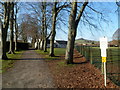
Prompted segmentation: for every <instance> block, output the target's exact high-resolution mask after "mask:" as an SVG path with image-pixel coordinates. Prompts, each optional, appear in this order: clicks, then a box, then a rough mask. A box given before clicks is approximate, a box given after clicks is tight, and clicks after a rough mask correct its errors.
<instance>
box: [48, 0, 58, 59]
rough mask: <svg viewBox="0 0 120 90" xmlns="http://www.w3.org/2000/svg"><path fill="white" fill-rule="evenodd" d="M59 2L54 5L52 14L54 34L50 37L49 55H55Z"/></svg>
mask: <svg viewBox="0 0 120 90" xmlns="http://www.w3.org/2000/svg"><path fill="white" fill-rule="evenodd" d="M56 5H57V2H55V4H54V7H53V16H52V30H51V32H52V34H51V38H50V53H49V56H51V57H53V56H55V55H54V40H55V35H56V31H55V26H56V17H57V8H56Z"/></svg>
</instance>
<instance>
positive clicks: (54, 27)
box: [49, 2, 69, 57]
mask: <svg viewBox="0 0 120 90" xmlns="http://www.w3.org/2000/svg"><path fill="white" fill-rule="evenodd" d="M58 4H59V3H58V2H54V5H53V9H52V29H51V33H52V34H51V38H50V53H49V56H51V57H53V56H55V55H54V40H55V35H56V30H55V29H56V18H57V15H58V13H59V12H60V11H61V10H62V9H63V8H66V7H68V6H69V4H67V3H64V4H63V5H61V6H59V5H58ZM57 5H58V7H57Z"/></svg>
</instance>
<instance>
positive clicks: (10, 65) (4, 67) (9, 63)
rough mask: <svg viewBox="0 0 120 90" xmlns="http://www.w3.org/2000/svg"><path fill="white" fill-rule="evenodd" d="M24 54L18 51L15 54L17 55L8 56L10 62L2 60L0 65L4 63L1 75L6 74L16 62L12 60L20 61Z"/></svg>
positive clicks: (0, 70)
mask: <svg viewBox="0 0 120 90" xmlns="http://www.w3.org/2000/svg"><path fill="white" fill-rule="evenodd" d="M22 53H23V51H17V52H15V54H7V57H8V58H9V60H0V63H2V67H0V73H1V72H5V71H6V70H7V69H8V68H10V67H12V66H13V63H14V62H15V61H16V60H12V59H19V58H20V57H21V55H22ZM1 68H2V69H1Z"/></svg>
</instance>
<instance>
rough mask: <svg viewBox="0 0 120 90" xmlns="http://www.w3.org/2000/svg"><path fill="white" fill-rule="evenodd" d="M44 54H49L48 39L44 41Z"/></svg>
mask: <svg viewBox="0 0 120 90" xmlns="http://www.w3.org/2000/svg"><path fill="white" fill-rule="evenodd" d="M44 52H47V39H46V38H45V40H44Z"/></svg>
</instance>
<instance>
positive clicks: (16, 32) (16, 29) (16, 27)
mask: <svg viewBox="0 0 120 90" xmlns="http://www.w3.org/2000/svg"><path fill="white" fill-rule="evenodd" d="M15 6H16V12H15V51H17V50H18V48H17V38H18V24H17V13H18V9H17V3H16V5H15Z"/></svg>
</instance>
